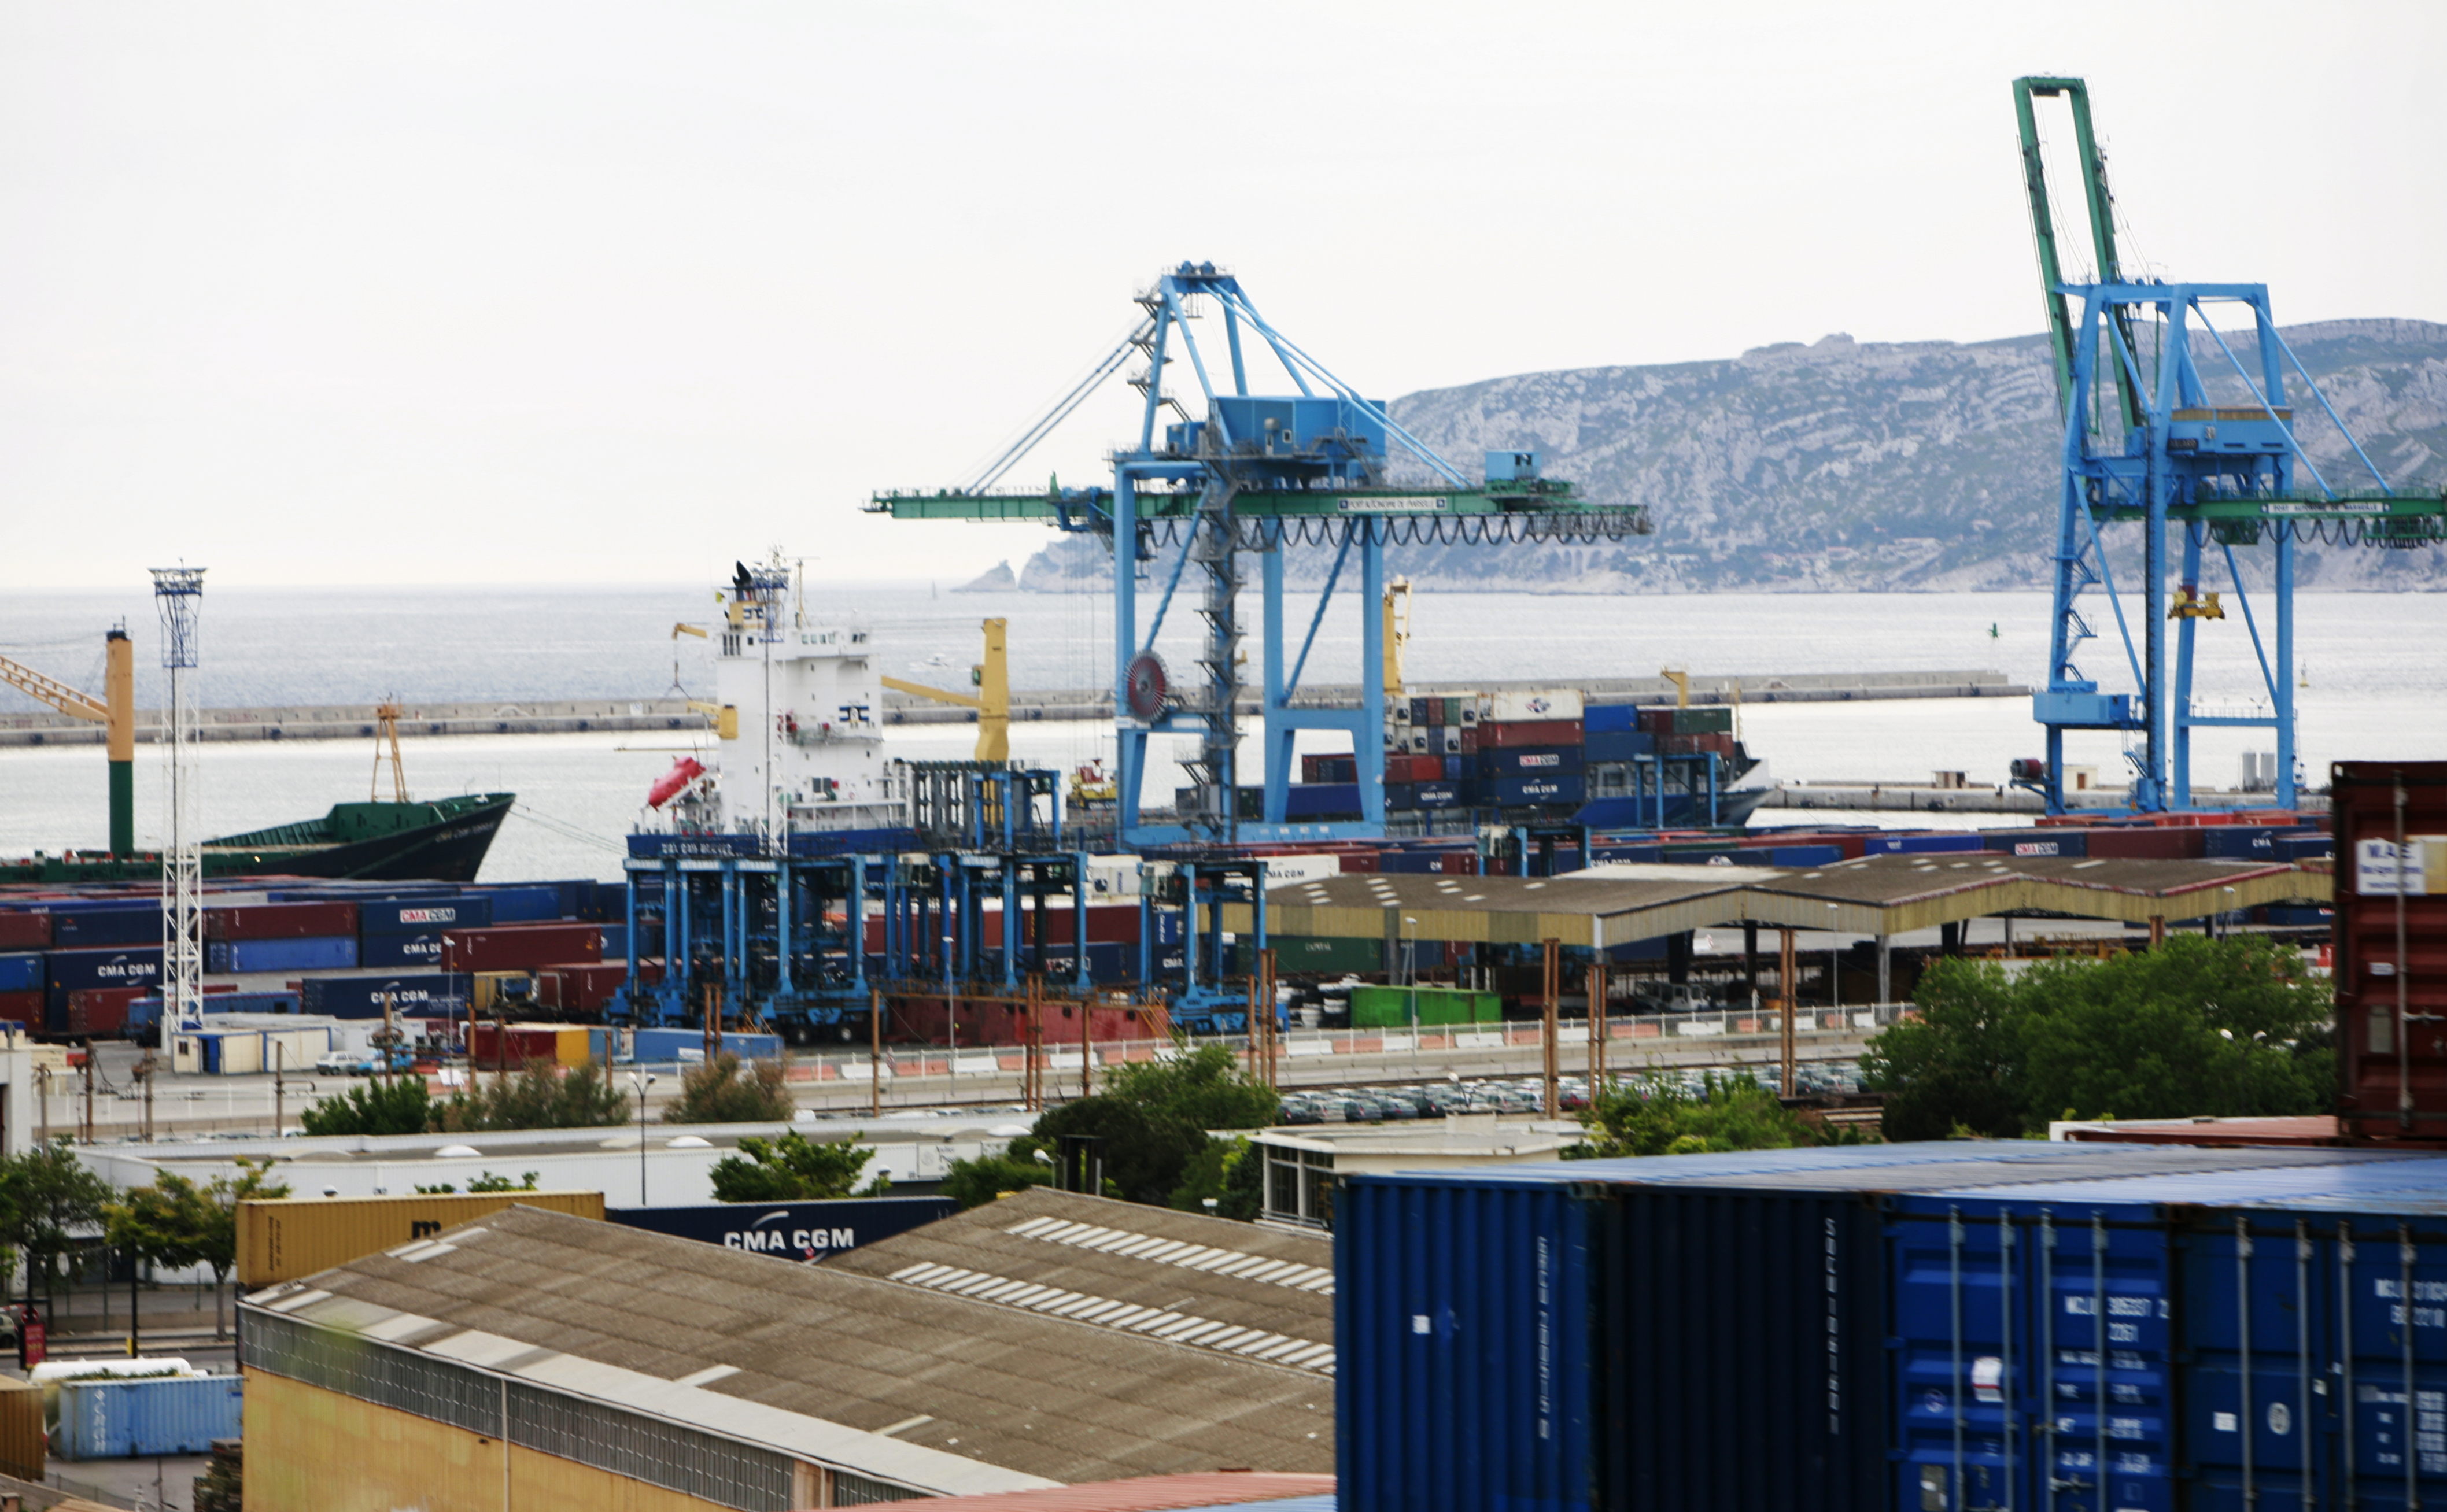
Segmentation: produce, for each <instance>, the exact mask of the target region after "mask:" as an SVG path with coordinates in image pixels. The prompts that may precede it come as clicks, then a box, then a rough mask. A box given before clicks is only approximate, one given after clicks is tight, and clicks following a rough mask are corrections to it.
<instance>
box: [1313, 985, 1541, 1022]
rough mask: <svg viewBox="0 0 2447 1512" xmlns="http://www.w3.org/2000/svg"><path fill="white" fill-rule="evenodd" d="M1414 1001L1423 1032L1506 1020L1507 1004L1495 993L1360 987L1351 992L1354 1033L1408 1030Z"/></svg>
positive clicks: (1428, 988) (1440, 988) (1427, 988)
mask: <svg viewBox="0 0 2447 1512" xmlns="http://www.w3.org/2000/svg"><path fill="white" fill-rule="evenodd" d="M1413 1000H1415V1001H1416V1003H1417V1006H1418V1018H1417V1019H1416V1021H1415V1022H1417V1023H1418V1024H1419V1025H1420V1026H1421V1027H1423V1028H1442V1027H1444V1026H1446V1025H1451V1024H1493V1023H1498V1022H1500V1021H1501V1020H1502V1019H1503V1017H1504V1000H1503V999H1502V998H1500V997H1498V996H1496V995H1495V994H1494V993H1493V992H1459V991H1456V990H1454V989H1451V988H1444V987H1356V988H1353V989H1352V992H1351V1027H1352V1028H1353V1029H1408V1028H1410V1027H1411V1025H1412V1023H1413V1019H1412V1017H1411V1013H1412V1004H1413Z"/></svg>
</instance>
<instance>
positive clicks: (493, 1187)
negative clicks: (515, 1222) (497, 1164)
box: [417, 1171, 536, 1197]
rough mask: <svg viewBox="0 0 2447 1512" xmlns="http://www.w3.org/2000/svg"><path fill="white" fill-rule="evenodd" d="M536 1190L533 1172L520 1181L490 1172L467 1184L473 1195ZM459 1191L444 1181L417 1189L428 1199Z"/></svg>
mask: <svg viewBox="0 0 2447 1512" xmlns="http://www.w3.org/2000/svg"><path fill="white" fill-rule="evenodd" d="M535 1189H536V1173H535V1172H533V1171H529V1172H527V1173H526V1174H525V1175H524V1176H522V1178H521V1179H520V1180H518V1181H511V1180H510V1179H509V1178H508V1177H506V1176H495V1175H494V1174H493V1173H492V1172H490V1171H484V1172H482V1173H480V1174H479V1175H478V1176H477V1177H476V1179H475V1180H474V1181H469V1182H468V1183H467V1190H468V1191H469V1192H471V1193H475V1192H532V1191H534V1190H535ZM458 1190H459V1188H458V1187H457V1186H456V1185H454V1184H452V1183H451V1182H448V1181H442V1182H439V1183H437V1184H435V1185H432V1186H420V1187H418V1188H417V1191H419V1192H420V1193H423V1194H424V1195H426V1196H427V1197H446V1196H448V1195H449V1194H451V1193H453V1192H456V1191H458Z"/></svg>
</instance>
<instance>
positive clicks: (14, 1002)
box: [0, 991, 43, 1030]
mask: <svg viewBox="0 0 2447 1512" xmlns="http://www.w3.org/2000/svg"><path fill="white" fill-rule="evenodd" d="M0 1019H5V1020H7V1021H8V1022H9V1023H11V1024H21V1025H24V1026H25V1027H26V1028H28V1029H31V1030H39V1029H41V1028H42V1027H43V994H42V993H41V992H39V991H37V992H0Z"/></svg>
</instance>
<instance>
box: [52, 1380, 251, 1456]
mask: <svg viewBox="0 0 2447 1512" xmlns="http://www.w3.org/2000/svg"><path fill="white" fill-rule="evenodd" d="M243 1406H244V1385H243V1383H242V1382H241V1381H240V1379H239V1378H238V1377H237V1376H235V1375H186V1376H174V1377H170V1378H168V1379H165V1380H153V1381H68V1382H64V1383H62V1384H61V1386H60V1429H59V1433H60V1453H61V1456H62V1457H63V1458H65V1459H70V1460H124V1459H132V1458H135V1457H137V1456H140V1455H157V1454H201V1453H203V1452H204V1451H205V1450H207V1449H209V1448H211V1447H212V1446H213V1440H215V1439H234V1438H237V1436H238V1434H239V1431H240V1429H241V1427H243V1423H242V1418H243V1413H242V1410H241V1409H242V1408H243Z"/></svg>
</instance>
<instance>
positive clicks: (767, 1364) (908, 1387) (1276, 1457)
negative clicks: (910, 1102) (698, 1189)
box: [249, 1208, 1334, 1494]
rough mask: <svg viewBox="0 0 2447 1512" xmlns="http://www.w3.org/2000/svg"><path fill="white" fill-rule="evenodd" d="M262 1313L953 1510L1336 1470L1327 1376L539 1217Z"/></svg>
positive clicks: (399, 1258)
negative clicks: (812, 1464)
mask: <svg viewBox="0 0 2447 1512" xmlns="http://www.w3.org/2000/svg"><path fill="white" fill-rule="evenodd" d="M1134 1211H1135V1210H1134ZM298 1287H302V1288H303V1289H302V1290H300V1289H295V1288H298ZM249 1304H250V1307H252V1308H261V1309H264V1310H266V1311H272V1312H276V1313H281V1314H286V1315H287V1316H289V1317H292V1318H295V1319H297V1320H299V1321H302V1322H307V1323H313V1324H318V1325H321V1326H323V1327H327V1328H335V1329H343V1330H347V1331H349V1332H355V1333H359V1334H363V1335H366V1336H368V1337H370V1338H373V1339H376V1340H378V1341H380V1342H383V1343H386V1344H389V1345H391V1346H393V1347H395V1348H400V1349H406V1350H410V1351H422V1352H425V1353H427V1354H431V1355H434V1356H436V1357H438V1358H443V1359H450V1360H455V1361H459V1362H461V1363H463V1364H470V1365H475V1366H478V1367H481V1368H483V1369H485V1370H496V1371H501V1372H504V1373H508V1374H512V1375H515V1376H517V1377H519V1378H522V1379H524V1380H528V1381H532V1382H538V1383H542V1384H546V1385H549V1386H551V1387H553V1388H555V1389H560V1390H563V1391H568V1392H571V1393H574V1394H577V1395H580V1396H590V1397H596V1398H599V1399H602V1400H607V1401H613V1402H624V1401H626V1402H628V1403H629V1405H632V1406H640V1405H641V1404H642V1406H640V1409H643V1410H650V1411H653V1412H655V1413H657V1414H659V1415H662V1416H665V1417H671V1418H674V1419H675V1420H677V1421H682V1422H692V1423H694V1424H695V1426H697V1427H702V1428H705V1429H706V1430H708V1431H711V1432H716V1433H723V1434H728V1435H730V1436H732V1437H735V1438H745V1439H748V1440H749V1442H753V1443H758V1444H767V1445H771V1446H777V1447H784V1448H787V1449H789V1450H790V1451H791V1452H796V1453H801V1454H803V1455H804V1456H805V1457H806V1458H808V1459H811V1460H820V1461H822V1462H823V1463H826V1464H831V1465H838V1466H843V1467H845V1468H849V1469H852V1470H856V1471H859V1472H860V1473H863V1474H866V1475H871V1476H874V1477H877V1478H880V1479H884V1480H889V1481H893V1482H896V1483H899V1484H906V1485H911V1486H914V1487H918V1488H921V1489H925V1490H929V1491H933V1492H937V1493H942V1494H958V1493H964V1492H985V1491H1003V1490H1024V1489H1028V1488H1030V1487H1032V1486H1038V1485H1044V1484H1055V1483H1059V1484H1070V1483H1074V1482H1080V1481H1097V1480H1111V1479H1116V1478H1121V1477H1129V1476H1139V1475H1152V1474H1172V1473H1180V1472H1186V1471H1205V1470H1213V1469H1217V1468H1220V1467H1223V1466H1244V1467H1249V1468H1255V1469H1261V1470H1270V1471H1297V1472H1320V1473H1321V1472H1325V1471H1330V1470H1331V1469H1332V1468H1333V1465H1334V1394H1333V1388H1332V1384H1331V1382H1330V1381H1329V1380H1327V1379H1325V1378H1324V1377H1322V1376H1320V1375H1318V1374H1316V1373H1313V1372H1311V1371H1306V1370H1297V1369H1291V1368H1286V1367H1282V1366H1277V1365H1269V1364H1263V1363H1259V1362H1257V1361H1253V1360H1250V1359H1247V1358H1244V1357H1241V1356H1237V1355H1234V1354H1231V1353H1229V1352H1226V1351H1216V1350H1212V1349H1202V1348H1198V1347H1196V1346H1194V1345H1185V1344H1179V1343H1170V1342H1166V1341H1164V1340H1162V1339H1160V1338H1157V1337H1153V1336H1151V1335H1150V1334H1148V1333H1142V1332H1129V1331H1128V1330H1115V1329H1110V1328H1100V1327H1096V1326H1093V1325H1089V1324H1081V1323H1076V1322H1069V1321H1065V1320H1063V1319H1061V1318H1057V1317H1050V1316H1046V1315H1044V1314H1038V1313H1035V1312H1032V1311H1029V1310H1027V1309H1025V1308H1015V1307H998V1306H996V1305H995V1304H994V1303H991V1302H985V1301H978V1300H974V1299H972V1298H968V1297H964V1296H961V1295H957V1294H955V1293H951V1292H944V1291H935V1290H929V1289H926V1288H923V1287H918V1286H908V1285H901V1284H899V1283H895V1282H892V1281H887V1280H882V1279H878V1278H875V1277H870V1276H860V1275H856V1274H854V1273H852V1272H849V1271H847V1270H844V1269H843V1268H841V1267H839V1266H838V1265H825V1266H802V1265H790V1264H787V1263H784V1262H779V1261H776V1260H774V1259H771V1258H769V1257H763V1256H751V1255H745V1254H739V1253H736V1252H733V1251H730V1250H727V1249H723V1248H721V1247H719V1246H716V1245H711V1244H700V1243H696V1242H694V1241H692V1240H688V1239H679V1238H667V1237H665V1236H662V1235H658V1234H652V1233H648V1232H645V1231H643V1230H638V1229H629V1228H623V1227H620V1226H618V1225H614V1224H603V1223H596V1222H590V1221H588V1220H586V1219H575V1218H568V1217H564V1216H562V1215H560V1214H555V1213H546V1212H541V1211H539V1210H536V1209H532V1208H512V1209H510V1210H509V1211H507V1212H505V1213H502V1214H497V1215H494V1216H492V1217H490V1218H487V1219H484V1220H483V1221H482V1222H480V1223H476V1224H467V1225H463V1226H461V1227H460V1228H457V1229H451V1230H446V1231H445V1232H444V1233H443V1234H442V1235H441V1236H439V1237H438V1238H435V1239H433V1240H427V1241H420V1242H419V1243H417V1244H413V1245H408V1246H404V1247H402V1248H401V1249H399V1250H394V1251H390V1252H389V1253H386V1254H382V1255H373V1256H368V1257H365V1258H363V1259H359V1260H355V1261H352V1262H351V1263H350V1264H347V1265H344V1266H339V1267H336V1268H334V1269H332V1270H330V1271H325V1272H322V1273H320V1274H318V1275H317V1276H313V1277H312V1278H310V1279H309V1280H308V1281H306V1282H304V1283H293V1289H289V1290H286V1291H282V1292H276V1293H263V1294H258V1295H256V1296H255V1297H252V1298H250V1299H249ZM624 1393H625V1395H624Z"/></svg>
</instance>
